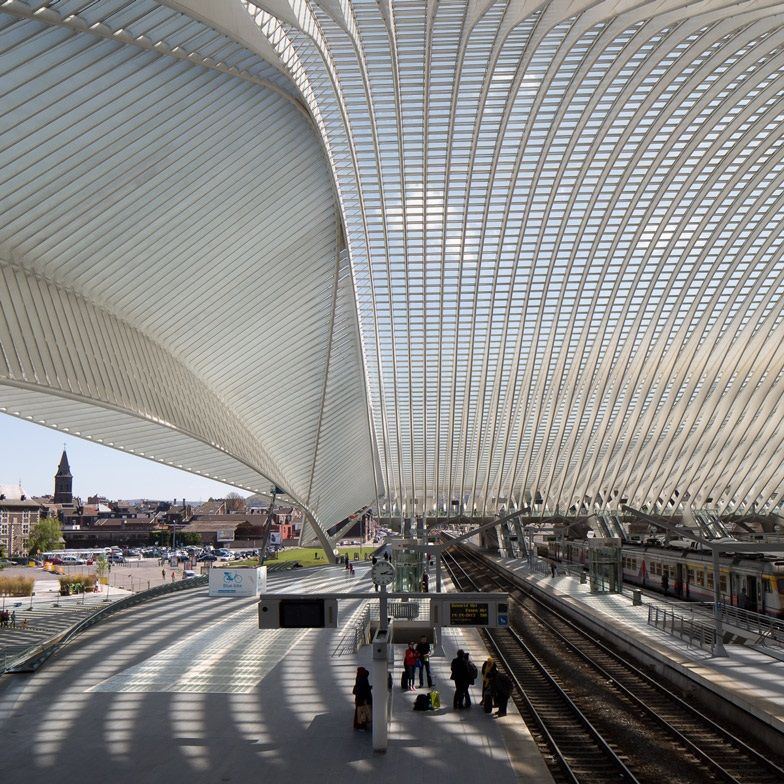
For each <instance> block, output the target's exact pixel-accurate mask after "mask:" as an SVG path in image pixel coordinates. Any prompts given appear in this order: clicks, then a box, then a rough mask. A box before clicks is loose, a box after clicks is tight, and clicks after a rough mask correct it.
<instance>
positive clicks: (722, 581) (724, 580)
mask: <svg viewBox="0 0 784 784" xmlns="http://www.w3.org/2000/svg"><path fill="white" fill-rule="evenodd" d="M719 590H720V591H721V592H722V593H727V578H726V577H725V576H724V575H722V576H721V577H719Z"/></svg>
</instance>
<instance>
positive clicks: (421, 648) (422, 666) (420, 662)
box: [416, 634, 433, 689]
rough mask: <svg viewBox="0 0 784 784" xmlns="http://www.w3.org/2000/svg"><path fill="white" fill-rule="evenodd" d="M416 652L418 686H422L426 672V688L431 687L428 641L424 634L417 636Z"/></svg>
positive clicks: (431, 677)
mask: <svg viewBox="0 0 784 784" xmlns="http://www.w3.org/2000/svg"><path fill="white" fill-rule="evenodd" d="M416 652H417V656H418V658H417V662H416V668H417V670H419V688H420V689H421V688H423V682H424V676H425V673H427V688H428V689H432V688H433V676H432V675H431V674H430V643H429V642H428V641H427V637H426V636H425V635H424V634H423V635H422V636H421V637H420V638H419V642H418V643H417V646H416Z"/></svg>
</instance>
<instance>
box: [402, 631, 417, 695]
mask: <svg viewBox="0 0 784 784" xmlns="http://www.w3.org/2000/svg"><path fill="white" fill-rule="evenodd" d="M418 660H419V654H418V653H417V650H416V648H415V647H414V643H413V642H410V643H409V644H408V648H406V652H405V654H403V667H405V669H406V690H407V691H416V688H415V686H414V672H415V670H416V667H417V661H418Z"/></svg>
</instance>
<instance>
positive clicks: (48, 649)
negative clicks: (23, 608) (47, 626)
mask: <svg viewBox="0 0 784 784" xmlns="http://www.w3.org/2000/svg"><path fill="white" fill-rule="evenodd" d="M208 580H209V577H208V576H207V575H199V576H196V577H190V578H188V579H187V580H179V581H177V582H173V583H166V584H165V585H157V586H155V588H150V589H149V590H147V591H141V592H140V593H136V594H132V595H130V596H126V597H124V598H122V599H118V600H117V601H114V602H112V603H111V604H107V605H106V606H105V607H99V608H98V609H97V610H96V611H95V612H93V613H91V614H90V615H88V616H87V617H86V618H81V619H80V620H78V621H77V622H76V623H74V624H73V625H71V626H69V627H68V628H67V629H63V630H61V631H59V632H57V633H56V634H54V635H52V636H51V637H49V638H48V639H47V640H44V641H43V642H40V643H38V644H37V645H35V646H34V647H33V648H28V649H27V650H25V651H22V652H21V653H19V654H17V655H16V656H14V657H13V658H11V659H10V662H9V661H5V660H4V662H3V669H2V671H0V672H3V673H7V672H8V673H11V672H34V671H35V670H37V669H38V668H39V667H40V666H41V665H42V664H43V663H44V662H45V661H46V660H47V659H48V658H49V657H50V656H51V655H52V654H53V653H54V652H55V651H57V650H58V649H59V648H61V647H62V646H63V645H65V643H67V642H68V641H69V640H70V639H71V638H72V637H74V636H76V635H77V634H79V632H82V631H84V630H85V629H87V628H89V627H90V626H93V625H94V624H96V623H100V622H101V621H102V620H104V619H105V618H108V617H109V616H110V615H112V614H114V613H115V612H118V611H119V610H124V609H126V608H128V607H133V606H135V605H137V604H142V603H144V602H147V601H150V600H151V599H156V598H157V597H159V596H165V595H166V594H169V593H175V592H177V591H183V590H187V589H189V588H200V587H202V586H204V585H206V584H207V582H208Z"/></svg>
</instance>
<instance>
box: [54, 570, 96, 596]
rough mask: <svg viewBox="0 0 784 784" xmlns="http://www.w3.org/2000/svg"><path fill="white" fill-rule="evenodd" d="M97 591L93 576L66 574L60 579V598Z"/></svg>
mask: <svg viewBox="0 0 784 784" xmlns="http://www.w3.org/2000/svg"><path fill="white" fill-rule="evenodd" d="M96 590H98V586H97V578H96V576H95V575H94V574H66V575H63V576H62V577H60V596H70V595H71V594H76V593H82V592H83V591H84V593H92V592H93V591H96Z"/></svg>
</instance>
